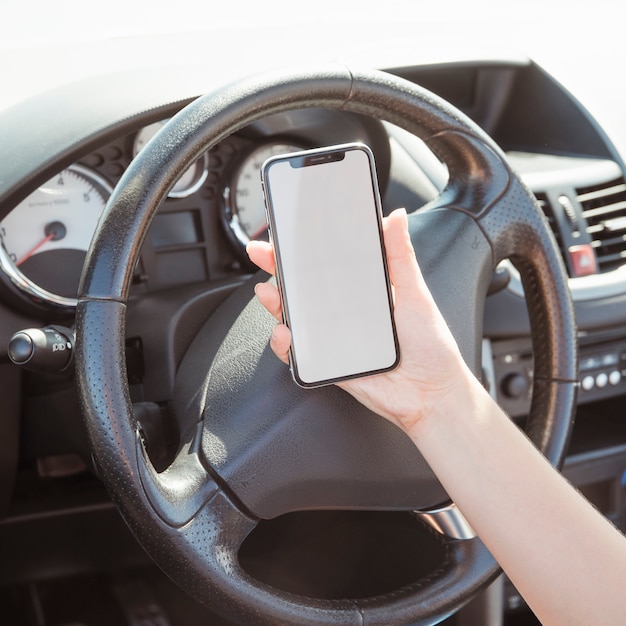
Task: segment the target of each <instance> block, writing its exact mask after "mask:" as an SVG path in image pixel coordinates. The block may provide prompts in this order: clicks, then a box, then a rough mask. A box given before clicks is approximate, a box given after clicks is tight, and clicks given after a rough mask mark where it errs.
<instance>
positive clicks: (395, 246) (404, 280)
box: [383, 209, 427, 304]
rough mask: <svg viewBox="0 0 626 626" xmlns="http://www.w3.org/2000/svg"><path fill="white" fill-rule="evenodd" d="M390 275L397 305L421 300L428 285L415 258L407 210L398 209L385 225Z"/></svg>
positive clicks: (385, 221) (387, 218) (387, 219)
mask: <svg viewBox="0 0 626 626" xmlns="http://www.w3.org/2000/svg"><path fill="white" fill-rule="evenodd" d="M383 233H384V237H385V248H386V252H387V262H388V265H389V274H390V276H391V282H392V283H393V286H394V291H395V298H396V304H397V303H398V299H401V300H406V299H408V300H410V301H414V300H418V301H419V300H420V299H421V298H423V294H420V291H423V290H425V289H426V291H427V288H426V284H425V282H424V279H423V277H422V273H421V272H420V269H419V266H418V264H417V259H416V257H415V250H414V249H413V244H412V243H411V237H410V235H409V222H408V217H407V214H406V210H405V209H396V210H395V211H393V212H392V213H391V214H390V215H389V216H388V217H386V218H385V220H384V223H383Z"/></svg>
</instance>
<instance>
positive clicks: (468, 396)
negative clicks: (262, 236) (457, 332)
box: [248, 210, 626, 626]
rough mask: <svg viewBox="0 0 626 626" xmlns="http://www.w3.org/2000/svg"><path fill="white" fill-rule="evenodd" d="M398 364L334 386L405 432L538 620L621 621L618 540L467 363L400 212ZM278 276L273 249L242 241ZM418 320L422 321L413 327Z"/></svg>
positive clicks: (389, 225)
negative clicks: (434, 296)
mask: <svg viewBox="0 0 626 626" xmlns="http://www.w3.org/2000/svg"><path fill="white" fill-rule="evenodd" d="M384 234H385V244H386V247H387V251H388V257H389V268H390V273H391V278H392V283H393V287H394V306H395V309H394V315H395V319H396V326H397V329H398V336H399V340H400V349H401V354H402V362H401V364H400V366H399V367H398V368H397V369H396V370H394V371H393V372H391V373H388V374H383V375H379V376H371V377H367V378H360V379H356V380H351V381H347V382H343V383H341V384H340V386H341V387H342V388H343V389H345V390H346V391H347V392H348V393H350V394H352V395H353V396H354V397H355V398H357V399H358V400H359V401H361V402H362V403H363V404H365V405H366V406H368V407H369V408H371V409H372V410H374V411H375V412H376V413H378V414H380V415H382V416H383V417H385V418H387V419H388V420H389V421H391V422H392V423H394V424H396V425H397V426H398V427H399V428H401V429H402V430H404V431H405V432H406V433H407V435H408V436H409V437H410V438H411V439H412V440H413V442H414V443H415V445H417V446H418V448H419V450H420V451H421V453H422V454H423V456H424V457H425V458H426V460H427V461H428V463H429V464H430V466H431V467H432V469H433V470H434V472H435V473H436V474H437V476H438V478H439V479H440V481H441V483H442V484H443V485H444V487H445V488H446V490H447V492H448V494H449V495H450V497H451V498H452V500H453V501H454V502H455V503H456V504H457V506H458V507H459V509H460V510H461V511H462V512H463V514H464V515H465V517H466V518H467V519H468V521H469V522H470V524H471V525H472V527H473V528H474V529H475V530H476V532H477V533H478V535H479V536H480V537H481V539H482V540H483V541H484V543H485V544H486V545H487V547H488V548H489V549H490V551H491V552H492V554H493V555H494V556H495V558H496V559H497V560H498V562H499V563H500V565H501V566H502V568H503V569H504V571H505V572H506V573H507V575H508V576H509V578H510V579H511V580H512V581H513V583H514V584H515V586H516V587H517V589H518V590H519V592H520V593H521V594H522V595H523V597H524V598H525V599H526V601H527V602H528V604H529V606H530V607H531V608H532V609H533V611H534V612H535V614H536V615H537V617H538V618H539V619H540V621H541V622H542V624H544V625H545V626H548V625H551V626H552V625H555V626H556V625H561V624H562V625H563V626H573V625H578V624H580V625H581V626H589V625H590V624H594V625H600V624H606V625H609V624H610V625H614V624H622V623H624V621H625V620H626V594H625V593H624V588H623V585H624V582H623V581H624V580H626V539H625V538H624V537H623V536H622V535H621V534H620V533H619V531H617V530H616V529H615V528H614V527H613V526H612V525H611V524H610V523H609V522H607V520H606V519H605V518H604V517H603V516H602V515H600V514H599V513H598V512H597V511H596V510H595V509H594V508H593V507H592V506H591V505H590V504H589V503H588V502H587V501H586V500H585V499H584V498H583V497H582V496H581V495H580V494H579V493H578V492H576V491H575V490H574V489H573V488H572V487H571V486H570V485H569V483H567V482H566V481H565V479H564V478H563V477H562V476H561V475H560V474H559V473H558V472H556V471H555V470H554V469H553V468H552V467H551V466H550V464H549V463H548V462H547V461H546V460H545V459H544V457H543V456H542V455H541V454H540V453H539V452H537V450H536V449H535V447H534V446H533V445H532V444H531V443H530V442H529V440H528V439H527V438H526V436H525V435H524V434H523V433H522V432H521V431H520V430H519V429H518V428H517V427H516V426H515V425H514V423H513V422H512V421H511V420H509V419H508V418H507V416H506V415H505V414H504V413H503V412H502V411H501V410H500V408H499V407H498V406H497V404H496V403H495V402H494V401H493V399H492V398H491V397H490V396H489V395H488V394H487V392H486V391H485V390H484V389H483V387H482V385H481V384H480V383H479V381H478V380H477V379H476V378H475V377H474V376H473V374H472V373H471V371H470V370H469V368H468V367H467V366H466V365H465V363H464V361H463V359H462V357H461V355H460V353H459V351H458V348H457V346H456V343H455V341H454V339H453V337H452V335H451V333H450V331H449V329H448V327H447V325H446V323H445V321H444V320H443V317H442V316H441V314H440V313H439V310H438V309H437V306H436V304H435V303H434V301H433V299H432V297H431V295H430V292H429V291H428V288H427V286H426V284H425V282H424V280H423V278H422V275H421V273H420V270H419V267H418V265H417V261H416V259H415V254H414V252H413V247H412V245H411V241H410V238H409V236H408V230H407V218H406V213H405V212H404V211H402V210H399V211H394V213H392V214H391V215H390V216H389V217H388V218H386V219H385V223H384ZM248 254H249V256H250V258H251V260H252V261H253V262H254V263H256V264H257V265H258V266H259V267H261V268H262V269H264V270H266V271H267V272H269V273H271V274H273V273H274V256H273V251H272V248H271V246H270V245H269V244H266V243H264V242H256V241H255V242H251V243H250V244H249V246H248ZM256 293H257V296H258V298H259V300H260V301H261V303H262V304H263V305H264V306H265V308H266V309H267V310H268V311H269V312H270V313H271V314H272V315H273V316H274V317H275V318H276V320H277V321H278V322H279V323H278V324H277V326H276V327H275V329H274V332H273V335H272V338H271V340H270V345H271V347H272V350H273V351H274V352H275V354H276V355H277V356H278V358H280V359H281V360H282V361H284V362H287V354H288V351H289V344H290V341H291V336H290V333H289V329H288V328H287V327H286V326H284V325H283V324H281V323H280V320H281V307H280V297H279V295H278V292H277V290H276V288H275V287H274V286H273V285H271V284H268V283H262V284H259V285H257V289H256ZM415 329H421V332H416V330H415Z"/></svg>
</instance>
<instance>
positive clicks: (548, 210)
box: [535, 192, 566, 258]
mask: <svg viewBox="0 0 626 626" xmlns="http://www.w3.org/2000/svg"><path fill="white" fill-rule="evenodd" d="M535 198H536V199H537V202H538V203H539V206H540V207H541V210H542V211H543V212H544V215H545V216H546V218H547V220H548V224H549V225H550V228H551V229H552V232H553V234H554V238H555V239H556V243H557V244H558V246H559V250H560V251H561V255H562V256H563V258H565V254H566V251H565V246H564V245H563V237H561V229H560V228H559V227H558V225H557V222H556V217H555V216H554V211H553V210H552V205H551V204H550V201H549V200H548V196H547V194H545V193H543V192H535Z"/></svg>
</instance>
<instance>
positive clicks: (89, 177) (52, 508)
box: [0, 57, 626, 615]
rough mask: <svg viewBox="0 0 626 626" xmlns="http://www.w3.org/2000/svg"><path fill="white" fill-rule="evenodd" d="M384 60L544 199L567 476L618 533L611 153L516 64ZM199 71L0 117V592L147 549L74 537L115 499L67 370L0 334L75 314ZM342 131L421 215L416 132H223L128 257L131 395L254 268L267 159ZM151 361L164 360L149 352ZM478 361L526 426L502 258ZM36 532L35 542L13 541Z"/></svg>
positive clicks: (615, 165)
mask: <svg viewBox="0 0 626 626" xmlns="http://www.w3.org/2000/svg"><path fill="white" fill-rule="evenodd" d="M386 69H387V70H388V71H390V72H391V73H395V74H397V75H399V76H402V77H403V78H406V79H408V80H411V81H414V82H416V83H418V84H420V85H422V86H423V87H426V88H427V89H429V90H431V91H433V92H434V93H436V94H437V95H439V96H441V97H443V98H444V99H446V100H448V101H449V102H450V103H451V104H453V105H454V106H456V107H457V108H459V109H460V110H461V111H463V112H464V113H466V114H467V115H468V116H469V117H470V118H472V119H473V120H474V121H475V122H476V123H477V124H478V125H480V126H481V127H482V128H483V129H484V130H485V131H486V132H487V133H488V134H490V135H491V136H492V137H493V138H494V140H495V141H496V142H497V143H498V144H499V146H500V147H501V148H502V149H503V150H504V151H505V152H506V153H507V155H508V157H509V159H510V161H511V163H512V165H513V167H514V168H515V169H516V170H517V171H518V172H519V173H520V174H521V176H522V179H523V180H524V182H525V183H526V185H527V186H528V187H529V188H530V189H531V191H532V192H533V193H534V194H535V196H536V198H537V200H538V202H539V204H540V206H541V208H542V209H543V211H544V213H545V216H546V219H547V220H548V222H549V224H550V226H551V228H552V231H553V233H554V235H555V238H556V241H557V243H558V245H559V248H560V250H561V252H562V257H563V262H564V264H565V266H566V268H567V271H568V274H569V283H570V288H571V292H572V295H573V299H574V306H575V312H576V318H577V324H578V332H579V349H580V362H579V370H580V379H579V381H580V388H579V393H578V410H577V415H576V422H577V424H576V427H575V429H574V435H573V438H572V442H571V446H570V453H569V455H568V459H567V461H566V465H565V473H566V475H567V476H568V478H570V480H572V481H573V482H574V483H575V484H576V485H577V486H578V487H579V488H580V489H581V490H582V491H583V493H585V494H586V495H587V496H588V497H589V498H590V499H591V500H592V501H593V502H594V504H596V506H598V507H599V508H600V510H602V512H603V513H605V514H606V515H607V516H608V517H609V518H610V519H612V520H613V521H614V522H615V523H616V524H617V525H618V526H620V527H621V528H622V529H626V494H625V493H624V489H623V486H622V474H623V472H624V470H626V428H625V427H624V425H623V424H622V423H621V421H620V418H621V417H623V414H624V405H625V399H626V315H624V312H625V311H626V180H625V178H624V176H625V172H626V168H625V165H624V162H623V161H622V158H621V157H620V155H619V153H618V151H617V149H616V147H615V145H614V143H613V142H612V141H611V139H610V138H609V137H608V136H607V134H606V133H605V131H604V130H603V129H602V128H601V127H600V126H599V124H598V123H597V122H596V121H595V119H594V118H593V117H592V116H591V114H590V113H589V112H588V111H587V110H586V109H585V108H584V107H583V106H582V105H581V104H580V103H579V102H578V101H577V100H576V99H575V98H574V97H573V96H572V95H571V94H570V93H569V92H567V91H566V90H565V89H564V88H563V87H562V86H561V85H560V84H559V83H558V82H556V81H555V80H554V79H553V78H552V77H551V76H550V75H549V74H548V73H546V72H545V71H544V70H543V69H542V68H541V67H539V66H538V65H536V64H535V63H533V62H532V61H530V60H528V59H526V58H518V57H494V58H492V59H487V60H483V59H481V60H475V59H460V60H452V61H448V62H442V63H433V64H430V65H425V66H424V65H411V66H402V67H391V68H386ZM196 76H197V75H196ZM194 80H195V82H194V81H186V79H185V77H184V76H181V75H180V74H179V73H172V74H171V75H169V74H168V75H167V76H164V73H163V71H158V72H157V71H155V72H154V73H152V74H150V73H145V72H143V73H142V74H141V76H139V75H138V74H137V73H136V72H133V71H127V72H122V73H119V74H115V75H105V76H99V77H97V79H96V78H93V79H92V78H88V79H82V80H79V81H77V82H74V83H70V84H67V85H62V86H60V87H57V88H54V89H51V90H50V91H46V92H44V93H42V94H38V95H36V96H33V97H31V98H30V99H29V100H28V101H26V102H23V103H19V104H16V105H14V106H13V107H11V108H9V109H6V110H4V111H2V112H0V145H2V146H4V147H5V149H4V150H3V154H2V157H1V159H2V160H1V162H0V206H1V207H2V209H1V212H0V236H1V240H2V247H1V251H0V277H1V278H2V280H1V281H0V336H1V338H2V345H3V347H4V349H3V353H4V354H5V356H4V357H1V358H2V364H1V366H0V367H1V368H2V371H3V376H2V379H3V382H2V386H3V396H4V401H3V403H2V408H0V412H1V413H2V420H1V421H0V439H2V441H4V442H5V443H4V445H5V446H6V454H4V455H3V460H2V465H1V472H2V476H0V510H1V511H2V518H1V519H0V535H1V536H2V544H3V553H4V554H6V560H5V562H6V563H7V567H5V568H3V570H4V574H3V575H2V576H0V584H2V585H4V586H9V585H13V584H15V583H16V582H24V581H29V580H33V579H36V578H37V577H40V576H44V577H45V576H51V575H52V572H53V571H56V572H57V574H59V575H64V576H69V575H73V574H75V573H77V572H81V571H84V570H85V569H89V568H97V567H102V566H103V563H104V564H106V565H107V566H110V565H111V561H115V562H116V563H122V562H124V561H125V559H129V560H131V561H132V560H133V559H136V560H139V561H140V560H141V557H140V556H138V555H137V554H138V553H137V552H136V550H135V548H129V547H128V546H129V545H130V543H131V540H130V539H125V540H124V541H123V542H121V543H120V544H119V546H118V547H116V548H115V549H114V550H112V551H111V552H110V554H109V555H108V556H105V555H104V554H103V553H102V549H101V548H100V549H95V548H94V547H93V546H91V543H89V546H87V545H86V542H83V541H82V540H81V541H78V542H76V541H75V537H74V539H72V536H73V535H75V533H76V532H77V529H78V528H79V527H80V525H81V524H82V523H83V522H85V524H92V523H93V524H94V526H93V527H94V528H98V529H100V530H102V528H103V527H105V526H106V525H107V524H112V525H114V524H115V523H114V522H112V521H110V518H106V520H105V521H103V519H105V518H102V517H101V516H100V515H99V511H100V512H101V511H103V510H106V511H107V513H106V515H111V516H112V515H114V513H113V512H112V511H110V503H109V502H108V499H107V496H106V495H105V494H104V493H103V490H102V488H101V487H100V485H99V484H98V480H97V478H95V477H93V476H92V474H91V467H90V465H91V464H90V451H89V446H88V443H87V439H86V435H85V432H84V427H83V425H82V421H81V416H80V409H79V405H78V400H77V395H76V391H75V388H74V377H73V373H72V371H71V368H68V369H66V370H64V371H61V372H43V373H42V372H32V371H24V370H21V369H20V368H18V367H17V366H15V365H13V364H12V363H9V360H8V357H7V356H6V348H7V346H8V345H9V342H10V338H11V336H12V335H13V334H14V333H16V332H18V331H20V330H22V329H24V328H39V327H43V326H46V325H48V324H57V325H61V326H63V327H66V328H69V329H71V328H72V327H73V324H74V307H75V304H76V294H77V292H78V289H79V283H80V277H81V271H82V265H83V262H84V259H85V255H86V251H87V249H88V246H89V243H90V241H91V236H92V234H93V232H94V230H95V228H96V227H97V223H98V220H99V218H100V215H101V213H102V211H103V210H104V208H105V205H106V203H107V200H108V198H109V196H110V195H111V193H112V191H113V189H114V187H115V186H116V185H117V184H118V182H119V181H120V179H121V178H122V176H123V174H124V172H125V171H126V168H127V167H128V165H129V163H130V162H131V160H132V159H133V158H134V157H135V156H136V154H137V153H138V152H139V151H140V150H141V149H142V147H143V146H144V145H145V144H146V143H147V142H148V141H150V140H151V138H152V137H153V136H154V135H155V134H156V133H158V130H159V128H160V126H161V125H162V124H163V123H165V122H166V121H167V120H168V119H169V118H171V117H172V116H174V115H176V113H177V112H178V111H179V110H180V109H181V108H182V107H183V106H184V105H185V104H186V103H188V102H190V101H191V99H192V98H193V97H195V96H196V95H200V94H201V93H203V92H204V91H210V90H211V88H212V85H207V84H198V81H197V77H196V79H194ZM349 141H361V142H363V143H366V144H368V145H369V146H370V147H371V148H372V150H373V152H374V155H375V158H376V165H377V170H378V175H379V180H380V185H381V194H382V198H383V208H384V212H385V213H388V212H389V211H391V210H393V209H394V208H397V207H400V206H403V207H405V208H406V209H407V211H409V212H413V211H419V210H420V208H421V207H422V206H424V205H426V204H427V203H428V202H429V201H430V200H432V199H433V198H435V197H436V196H437V194H438V193H439V191H441V189H442V188H443V187H444V186H445V184H446V181H447V172H446V168H445V166H443V165H442V164H441V163H440V162H439V161H438V160H437V159H436V158H435V157H434V156H433V155H432V153H430V152H429V151H428V149H427V148H426V147H425V145H424V144H423V143H422V142H421V141H420V140H419V139H417V138H416V137H413V136H412V135H409V134H408V133H406V132H405V131H403V130H401V129H399V128H397V127H395V126H393V125H391V124H389V123H387V122H385V121H381V120H374V119H370V118H366V117H362V116H359V115H355V114H351V113H347V112H345V111H339V110H334V111H333V110H325V109H324V110H323V109H316V108H311V109H306V110H297V111H293V112H288V113H283V114H280V115H275V116H272V117H271V118H267V119H263V120H261V121H259V122H256V123H254V124H253V125H251V126H248V127H245V128H242V129H240V130H239V131H238V132H237V133H236V134H234V135H232V136H230V137H227V138H225V139H223V140H222V141H220V142H219V143H218V144H217V145H216V146H215V147H214V148H212V149H211V150H210V151H209V152H208V153H207V154H205V155H203V156H202V157H201V158H200V159H199V160H198V161H197V162H196V163H195V164H194V165H192V166H191V167H190V168H189V170H187V172H185V174H184V175H183V177H182V178H181V179H180V180H179V182H178V183H176V185H175V186H174V187H173V189H172V190H171V191H170V194H169V196H168V198H167V199H166V200H165V201H164V202H163V204H162V206H161V207H160V209H159V211H158V213H157V215H156V217H155V218H154V220H153V222H152V224H151V225H150V227H149V230H148V231H147V234H146V237H145V241H144V244H143V248H142V251H141V255H140V260H139V262H138V264H137V265H136V267H135V268H134V270H133V275H132V286H131V292H130V297H129V309H128V321H127V337H126V350H127V367H128V376H129V383H130V387H131V395H132V398H133V400H135V401H137V402H142V401H150V402H154V403H157V404H161V405H167V403H168V401H169V400H170V399H171V396H172V390H173V384H174V376H175V372H176V368H177V365H178V363H179V362H180V360H181V359H182V357H183V355H184V353H185V351H186V349H187V348H188V347H189V344H190V342H192V341H193V337H194V335H195V332H194V331H195V330H197V329H198V328H199V327H200V325H201V323H202V322H203V321H204V319H205V318H206V317H207V316H208V315H210V312H211V310H212V309H214V308H215V306H217V303H219V302H220V301H221V300H222V299H223V298H224V297H225V296H226V295H227V294H228V293H230V291H231V290H232V289H234V288H235V286H237V285H239V284H240V283H241V282H243V281H244V280H245V279H247V278H248V277H249V276H250V275H251V274H252V273H253V272H254V268H253V267H252V266H251V265H250V263H249V261H248V260H247V256H246V253H245V245H246V243H247V242H248V241H249V240H250V239H254V238H259V237H261V238H262V237H265V236H267V225H266V223H265V211H264V206H263V198H262V194H261V188H260V180H259V168H260V165H261V163H262V162H263V161H264V159H265V158H267V157H269V156H271V155H273V154H278V153H282V152H288V151H292V150H299V149H303V148H310V147H316V146H323V145H330V144H337V143H344V142H349ZM7 146H8V147H10V148H9V149H7ZM172 346H174V347H173V348H172ZM163 359H164V360H165V362H164V363H163V365H162V366H160V367H158V368H156V367H154V366H153V364H154V363H156V362H159V360H163ZM483 375H484V381H485V384H486V385H487V386H488V387H489V389H490V391H491V393H492V394H493V395H494V396H495V397H496V398H497V399H498V401H499V403H500V404H501V405H502V406H503V407H504V409H505V410H506V411H507V413H508V414H509V415H510V416H511V417H512V418H514V419H515V420H517V421H519V422H520V423H523V421H524V418H525V416H526V415H528V413H529V410H530V406H531V402H532V398H531V389H532V376H533V356H532V346H531V341H530V328H529V322H528V315H527V312H526V307H525V301H524V293H523V288H522V285H521V282H520V280H519V276H518V275H517V272H516V270H515V268H514V267H513V265H512V264H510V263H508V262H505V263H503V264H501V266H500V267H499V271H498V272H497V273H496V275H494V279H493V282H492V289H491V293H490V295H489V296H488V298H487V302H486V305H485V317H484V340H483ZM162 445H163V446H164V447H167V442H164V443H163V444H162ZM163 454H164V456H166V455H167V454H166V452H164V453H163ZM520 472H523V468H520ZM51 520H52V522H51ZM119 532H120V533H122V532H123V531H122V530H120V531H119ZM33 533H35V534H36V533H41V536H42V537H46V540H42V541H40V542H39V541H37V542H35V544H34V545H33V546H31V547H30V548H28V549H26V550H20V549H17V547H16V546H18V545H21V544H23V543H24V541H26V537H27V536H32V535H33ZM51 537H54V538H55V539H54V541H55V542H57V545H58V543H61V542H67V545H68V546H69V547H67V548H66V555H67V554H71V555H72V556H71V558H70V557H67V556H66V558H64V559H63V564H62V565H59V564H58V563H57V561H58V558H59V554H58V553H57V552H56V551H55V550H54V549H52V548H51V544H50V541H49V539H50V538H51ZM5 546H6V551H5V550H4V547H5ZM123 553H124V554H123ZM79 555H81V556H79ZM4 558H5V557H4V556H3V559H4ZM55 568H58V569H57V570H55ZM503 597H504V611H505V613H506V614H507V615H513V614H516V613H517V612H519V611H521V610H523V602H522V600H521V599H520V598H519V596H518V595H517V593H516V591H515V590H514V589H513V588H512V587H511V586H510V585H507V586H506V587H505V591H504V596H503Z"/></svg>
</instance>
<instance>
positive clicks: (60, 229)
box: [15, 222, 67, 267]
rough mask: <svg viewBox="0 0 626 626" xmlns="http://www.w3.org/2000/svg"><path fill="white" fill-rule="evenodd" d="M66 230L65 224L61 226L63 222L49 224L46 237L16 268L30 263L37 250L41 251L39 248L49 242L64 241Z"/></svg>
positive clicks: (46, 228) (45, 231) (45, 230)
mask: <svg viewBox="0 0 626 626" xmlns="http://www.w3.org/2000/svg"><path fill="white" fill-rule="evenodd" d="M66 232H67V231H66V229H65V226H63V224H61V222H50V224H47V225H46V227H45V229H44V233H45V234H46V236H45V237H44V238H43V239H42V240H41V241H40V242H39V243H37V244H36V245H35V246H33V247H32V248H31V249H30V250H29V251H28V252H27V253H26V254H25V255H24V256H23V257H22V258H21V259H20V260H19V261H18V262H17V263H16V264H15V266H16V267H19V266H20V265H22V263H25V262H26V261H28V259H30V257H32V256H33V255H34V254H35V253H36V252H37V250H39V248H41V247H42V246H44V245H45V244H47V243H48V242H49V241H58V240H59V239H63V237H65V233H66Z"/></svg>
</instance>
